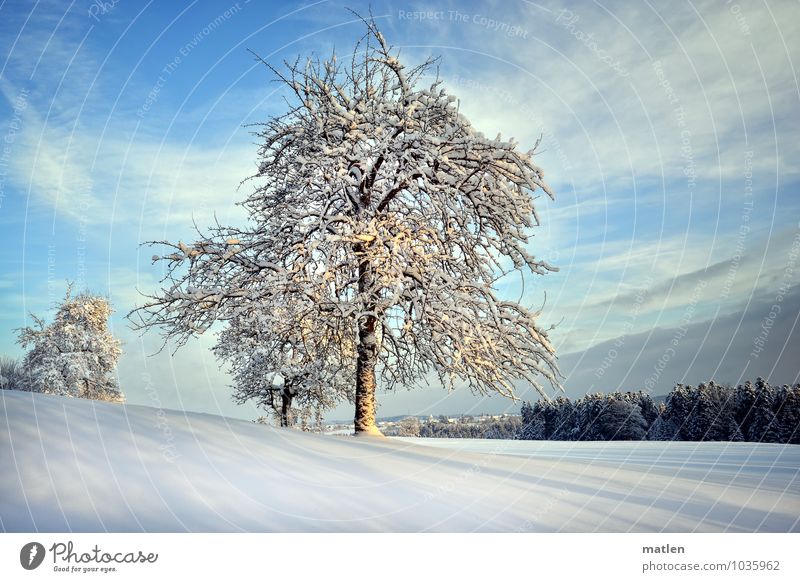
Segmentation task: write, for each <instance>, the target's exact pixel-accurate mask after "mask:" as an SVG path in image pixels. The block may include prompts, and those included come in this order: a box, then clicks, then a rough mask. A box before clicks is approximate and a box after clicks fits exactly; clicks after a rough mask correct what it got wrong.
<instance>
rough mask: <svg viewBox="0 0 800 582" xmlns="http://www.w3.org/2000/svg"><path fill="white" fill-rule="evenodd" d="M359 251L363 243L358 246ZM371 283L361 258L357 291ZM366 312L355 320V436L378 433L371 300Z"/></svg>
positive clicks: (367, 266) (366, 289)
mask: <svg viewBox="0 0 800 582" xmlns="http://www.w3.org/2000/svg"><path fill="white" fill-rule="evenodd" d="M358 247H359V249H358V251H357V252H359V251H363V245H358ZM372 283H373V273H372V267H371V265H370V264H369V262H368V261H365V260H362V261H361V262H360V263H359V266H358V288H359V289H358V290H359V292H360V293H362V294H368V293H370V291H371V289H372ZM367 304H368V306H367V310H368V313H367V314H364V315H363V316H362V317H361V318H360V319H359V322H358V356H357V358H358V360H357V363H356V411H355V419H354V422H353V424H354V426H355V433H356V435H368V434H374V435H379V434H380V431H379V430H378V427H377V426H376V425H375V386H376V381H375V366H376V364H377V361H378V342H377V338H376V336H375V326H376V323H377V320H376V317H375V315H374V314H373V313H369V311H371V310H373V309H374V306H373V304H372V302H371V301H368V302H367Z"/></svg>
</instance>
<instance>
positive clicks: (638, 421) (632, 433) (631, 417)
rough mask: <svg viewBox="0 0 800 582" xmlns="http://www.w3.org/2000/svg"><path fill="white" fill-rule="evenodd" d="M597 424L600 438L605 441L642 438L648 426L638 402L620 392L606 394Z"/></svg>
mask: <svg viewBox="0 0 800 582" xmlns="http://www.w3.org/2000/svg"><path fill="white" fill-rule="evenodd" d="M599 424H600V434H601V435H602V439H603V440H607V441H638V440H642V438H644V435H645V433H646V432H647V428H648V426H647V422H646V421H645V419H644V417H643V416H642V412H641V409H640V408H639V406H638V404H636V403H635V402H633V401H632V400H631V399H629V398H625V397H624V395H622V394H620V393H613V394H609V395H608V400H607V404H606V407H605V409H604V410H603V413H602V414H601V416H600V419H599Z"/></svg>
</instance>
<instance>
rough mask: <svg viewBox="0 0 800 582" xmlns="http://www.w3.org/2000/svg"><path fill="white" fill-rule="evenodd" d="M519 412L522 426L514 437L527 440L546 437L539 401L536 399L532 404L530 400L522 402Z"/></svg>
mask: <svg viewBox="0 0 800 582" xmlns="http://www.w3.org/2000/svg"><path fill="white" fill-rule="evenodd" d="M520 413H521V415H522V426H521V427H520V429H519V432H518V433H517V437H516V438H518V439H520V440H527V441H536V440H545V439H546V438H547V437H546V423H545V419H544V414H543V411H542V404H541V401H537V402H535V403H534V404H533V405H531V403H530V402H525V403H523V404H522V409H521V411H520Z"/></svg>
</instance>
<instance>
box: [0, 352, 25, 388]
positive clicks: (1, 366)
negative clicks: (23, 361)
mask: <svg viewBox="0 0 800 582" xmlns="http://www.w3.org/2000/svg"><path fill="white" fill-rule="evenodd" d="M24 386H25V384H24V377H23V376H22V366H21V365H20V362H19V360H15V359H14V358H9V357H8V356H0V390H24V389H25V388H24Z"/></svg>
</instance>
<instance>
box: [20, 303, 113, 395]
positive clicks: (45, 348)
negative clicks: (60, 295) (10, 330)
mask: <svg viewBox="0 0 800 582" xmlns="http://www.w3.org/2000/svg"><path fill="white" fill-rule="evenodd" d="M111 313H112V310H111V305H110V303H109V302H108V300H107V299H105V298H103V297H98V296H96V295H91V294H89V293H81V294H79V295H76V296H74V297H73V296H72V293H71V287H70V288H69V289H68V290H67V294H66V296H65V297H64V301H63V302H62V303H61V305H60V306H59V308H58V310H57V311H56V315H55V319H54V321H53V322H52V323H51V324H49V325H45V322H44V320H43V319H41V318H39V317H36V316H35V315H34V316H32V317H33V320H34V325H33V326H29V327H25V328H22V329H20V330H18V334H19V339H18V342H19V343H20V344H21V345H22V346H23V347H25V348H30V350H29V351H28V353H27V354H26V355H25V357H24V359H23V360H22V366H21V368H22V372H21V373H22V377H23V378H24V384H25V386H26V389H28V390H30V391H32V392H43V393H46V394H60V395H64V396H75V397H79V398H91V399H94V400H109V401H113V402H122V401H124V399H125V398H124V396H123V394H122V392H121V391H120V389H119V386H118V384H117V379H116V377H115V376H114V374H113V372H114V368H115V367H116V365H117V360H119V356H120V354H121V352H122V350H121V347H120V345H121V344H120V341H119V340H117V339H115V338H114V336H113V335H111V332H110V331H109V330H108V318H109V316H110V315H111Z"/></svg>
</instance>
